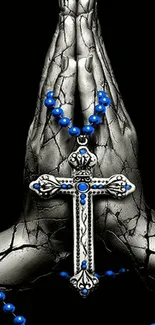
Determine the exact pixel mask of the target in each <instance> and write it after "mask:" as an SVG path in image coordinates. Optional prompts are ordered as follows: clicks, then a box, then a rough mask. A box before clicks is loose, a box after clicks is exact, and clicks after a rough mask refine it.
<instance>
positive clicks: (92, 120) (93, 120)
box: [89, 115, 102, 124]
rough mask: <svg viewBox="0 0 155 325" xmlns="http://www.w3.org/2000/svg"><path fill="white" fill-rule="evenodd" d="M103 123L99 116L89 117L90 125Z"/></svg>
mask: <svg viewBox="0 0 155 325" xmlns="http://www.w3.org/2000/svg"><path fill="white" fill-rule="evenodd" d="M101 122H102V120H101V117H100V116H97V115H91V116H90V117H89V123H93V124H100V123H101Z"/></svg>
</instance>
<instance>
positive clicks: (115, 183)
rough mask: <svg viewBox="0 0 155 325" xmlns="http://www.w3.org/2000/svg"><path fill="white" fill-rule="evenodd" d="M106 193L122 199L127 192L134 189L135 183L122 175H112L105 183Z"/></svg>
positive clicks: (129, 192)
mask: <svg viewBox="0 0 155 325" xmlns="http://www.w3.org/2000/svg"><path fill="white" fill-rule="evenodd" d="M106 190H107V192H108V193H107V194H110V195H112V196H113V197H115V198H117V199H123V198H124V197H126V196H127V195H128V194H131V193H132V192H133V191H134V190H135V185H134V184H132V183H131V182H130V181H129V180H128V179H127V178H126V177H125V176H124V175H113V176H111V177H110V178H109V180H108V182H107V183H106Z"/></svg>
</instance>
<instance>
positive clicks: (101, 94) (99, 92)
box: [97, 90, 106, 98]
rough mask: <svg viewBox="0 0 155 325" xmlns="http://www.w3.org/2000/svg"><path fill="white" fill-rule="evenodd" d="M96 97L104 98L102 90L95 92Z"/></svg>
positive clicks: (104, 94)
mask: <svg viewBox="0 0 155 325" xmlns="http://www.w3.org/2000/svg"><path fill="white" fill-rule="evenodd" d="M97 95H98V98H101V97H105V96H106V93H105V92H104V91H103V90H99V91H98V92H97Z"/></svg>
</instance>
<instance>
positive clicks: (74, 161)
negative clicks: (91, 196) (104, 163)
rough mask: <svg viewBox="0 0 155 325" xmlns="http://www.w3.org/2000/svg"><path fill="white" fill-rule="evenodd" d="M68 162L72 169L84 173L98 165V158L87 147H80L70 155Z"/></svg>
mask: <svg viewBox="0 0 155 325" xmlns="http://www.w3.org/2000/svg"><path fill="white" fill-rule="evenodd" d="M68 162H69V164H70V166H71V167H72V168H74V169H76V170H80V171H82V170H86V169H90V168H92V167H94V166H95V165H96V163H97V157H96V155H94V154H93V153H92V152H90V151H89V150H88V148H87V147H85V146H80V147H79V148H78V149H77V150H76V151H74V152H72V153H71V154H70V156H69V158H68Z"/></svg>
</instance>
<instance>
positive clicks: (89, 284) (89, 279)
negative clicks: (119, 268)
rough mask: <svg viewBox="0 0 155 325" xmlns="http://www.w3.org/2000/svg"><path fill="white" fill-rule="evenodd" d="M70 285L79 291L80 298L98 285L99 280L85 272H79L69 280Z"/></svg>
mask: <svg viewBox="0 0 155 325" xmlns="http://www.w3.org/2000/svg"><path fill="white" fill-rule="evenodd" d="M70 283H71V284H72V285H73V286H74V287H75V288H76V289H78V290H79V293H80V294H81V295H82V296H87V295H88V294H89V293H90V291H91V290H93V289H94V288H95V286H96V285H97V284H98V283H99V279H98V278H97V277H96V276H94V275H93V274H90V273H89V272H88V271H87V270H81V271H80V272H79V273H78V274H76V275H74V276H72V277H71V278H70Z"/></svg>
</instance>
